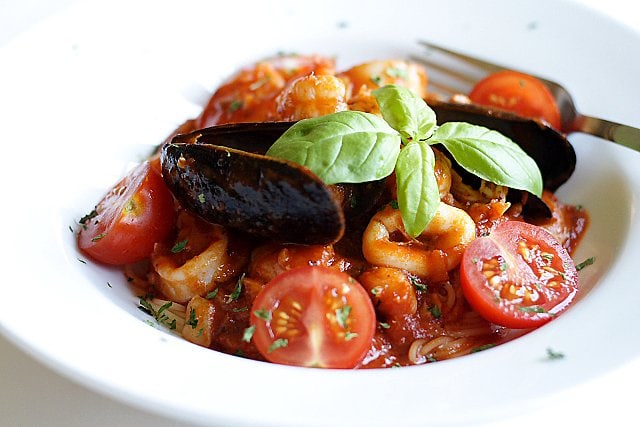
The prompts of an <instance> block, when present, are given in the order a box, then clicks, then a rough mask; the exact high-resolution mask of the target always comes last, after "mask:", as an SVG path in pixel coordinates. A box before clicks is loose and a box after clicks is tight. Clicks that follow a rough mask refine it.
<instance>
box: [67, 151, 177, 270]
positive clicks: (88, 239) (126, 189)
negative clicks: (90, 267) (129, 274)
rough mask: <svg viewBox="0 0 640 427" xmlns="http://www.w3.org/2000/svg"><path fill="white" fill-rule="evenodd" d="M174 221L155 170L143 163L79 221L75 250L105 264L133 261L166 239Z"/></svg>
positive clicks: (169, 197)
mask: <svg viewBox="0 0 640 427" xmlns="http://www.w3.org/2000/svg"><path fill="white" fill-rule="evenodd" d="M175 219H176V212H175V209H174V204H173V196H172V195H171V192H170V191H169V189H168V188H167V186H166V185H165V183H164V181H163V180H162V176H161V175H160V173H158V171H157V170H156V168H154V167H153V166H152V165H151V164H150V163H149V162H144V163H142V164H140V165H139V166H138V167H136V168H135V169H134V170H133V171H131V172H130V173H129V174H128V175H127V176H126V177H125V178H124V179H122V181H120V182H119V183H118V184H117V185H115V186H114V187H113V188H112V189H111V191H109V193H107V194H106V195H105V196H104V198H103V199H102V200H101V201H100V203H98V205H97V206H96V208H95V210H94V211H93V212H92V213H91V214H90V215H87V216H86V217H85V218H83V220H82V221H81V223H82V227H81V228H80V231H79V233H78V247H79V248H80V249H81V250H83V251H84V252H85V253H86V254H88V255H89V256H91V257H92V258H94V259H95V260H97V261H100V262H103V263H105V264H112V265H121V264H128V263H133V262H137V261H140V260H142V259H145V258H147V257H148V256H149V254H151V251H152V250H153V246H154V244H155V243H156V242H161V241H163V240H165V239H167V238H168V237H169V235H170V233H171V231H172V230H173V226H174V224H175Z"/></svg>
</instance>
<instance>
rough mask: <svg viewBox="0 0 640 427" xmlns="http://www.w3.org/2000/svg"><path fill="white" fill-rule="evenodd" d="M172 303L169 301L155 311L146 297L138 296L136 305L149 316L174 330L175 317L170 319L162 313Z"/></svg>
mask: <svg viewBox="0 0 640 427" xmlns="http://www.w3.org/2000/svg"><path fill="white" fill-rule="evenodd" d="M172 305H173V303H172V302H171V301H169V302H167V303H166V304H164V305H163V306H162V307H160V308H159V309H158V311H156V310H155V309H154V308H153V305H151V303H150V302H149V301H148V300H147V299H146V297H140V305H139V306H138V308H139V309H140V310H142V311H143V312H145V313H147V314H148V315H149V316H153V317H154V318H155V319H156V320H157V321H158V323H160V324H162V325H165V326H166V327H168V328H169V329H172V330H174V329H176V319H171V318H170V317H169V316H167V315H166V314H165V313H164V311H165V310H167V309H168V308H170V307H171V306H172Z"/></svg>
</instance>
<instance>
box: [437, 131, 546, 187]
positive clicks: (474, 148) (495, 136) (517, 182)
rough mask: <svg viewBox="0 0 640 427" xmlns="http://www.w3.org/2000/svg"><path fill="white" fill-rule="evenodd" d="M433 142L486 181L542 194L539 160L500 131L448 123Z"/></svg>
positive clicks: (438, 132)
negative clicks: (537, 162)
mask: <svg viewBox="0 0 640 427" xmlns="http://www.w3.org/2000/svg"><path fill="white" fill-rule="evenodd" d="M429 143H430V144H436V143H440V144H442V145H444V146H445V147H446V148H447V150H449V152H450V153H451V155H452V156H453V158H454V159H455V160H456V162H458V164H459V165H460V166H462V167H463V168H465V169H466V170H467V171H469V172H471V173H473V174H475V175H477V176H478V177H480V178H482V179H484V180H486V181H491V182H493V183H494V184H498V185H504V186H507V187H510V188H515V189H518V190H526V191H528V192H530V193H532V194H535V195H536V196H538V197H540V196H541V195H542V190H543V183H542V175H541V173H540V169H539V168H538V165H536V162H535V161H534V160H533V159H532V158H531V157H529V156H528V155H527V153H525V152H524V150H522V148H520V146H519V145H518V144H516V143H515V142H513V141H512V140H511V139H509V138H507V137H506V136H504V135H502V134H501V133H499V132H496V131H493V130H489V129H487V128H485V127H482V126H476V125H472V124H469V123H464V122H448V123H445V124H443V125H442V126H440V127H439V128H438V129H437V130H436V131H435V133H434V134H433V137H432V138H431V139H430V140H429Z"/></svg>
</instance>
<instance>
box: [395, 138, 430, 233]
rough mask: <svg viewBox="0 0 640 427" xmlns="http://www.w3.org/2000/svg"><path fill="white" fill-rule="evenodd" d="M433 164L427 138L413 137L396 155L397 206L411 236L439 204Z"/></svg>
mask: <svg viewBox="0 0 640 427" xmlns="http://www.w3.org/2000/svg"><path fill="white" fill-rule="evenodd" d="M434 165H435V156H434V154H433V150H432V149H431V147H430V146H429V144H427V143H426V142H422V141H420V142H419V141H412V142H410V143H409V144H407V145H406V146H405V147H404V148H403V149H402V151H401V152H400V155H399V156H398V162H397V164H396V182H397V186H398V206H399V207H400V212H401V214H402V222H403V223H404V228H405V230H406V232H407V233H408V234H409V235H410V236H411V237H417V236H419V235H420V233H422V232H423V231H424V229H425V228H426V226H427V224H429V222H430V221H431V219H432V218H433V216H434V215H435V213H436V210H437V209H438V205H439V204H440V192H439V191H438V183H437V181H436V176H435V174H434V172H433V168H434Z"/></svg>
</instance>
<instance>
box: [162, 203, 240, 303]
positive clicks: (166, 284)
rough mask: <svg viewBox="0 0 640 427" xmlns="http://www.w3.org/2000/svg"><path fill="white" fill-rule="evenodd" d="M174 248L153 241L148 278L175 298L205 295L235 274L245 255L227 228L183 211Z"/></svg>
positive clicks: (183, 299) (172, 299)
mask: <svg viewBox="0 0 640 427" xmlns="http://www.w3.org/2000/svg"><path fill="white" fill-rule="evenodd" d="M178 230H179V231H178V237H177V239H176V242H177V243H176V244H175V245H174V247H173V248H171V249H169V248H167V247H165V246H164V245H160V244H156V247H155V248H154V251H153V253H152V254H151V266H152V271H151V272H150V273H149V282H150V283H151V284H152V285H153V286H155V288H156V289H157V290H159V291H160V292H161V293H162V294H163V295H164V296H166V297H167V298H168V299H170V300H171V301H174V302H179V303H185V302H188V301H189V300H190V299H191V298H193V297H194V296H204V295H206V294H207V292H209V291H211V290H212V289H213V288H214V287H216V285H217V284H219V283H223V282H225V281H227V280H230V279H231V278H233V277H234V276H236V275H237V274H238V273H239V271H240V268H241V267H242V266H243V265H244V264H245V262H246V260H247V258H248V250H247V249H246V248H244V247H243V245H242V244H241V242H239V241H236V242H233V243H234V244H233V245H232V244H230V239H229V233H228V231H227V230H226V229H225V228H224V227H222V226H219V225H213V224H209V223H206V222H204V221H203V220H200V219H198V218H197V217H195V216H194V215H192V214H188V213H187V212H186V211H181V212H180V214H179V216H178Z"/></svg>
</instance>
